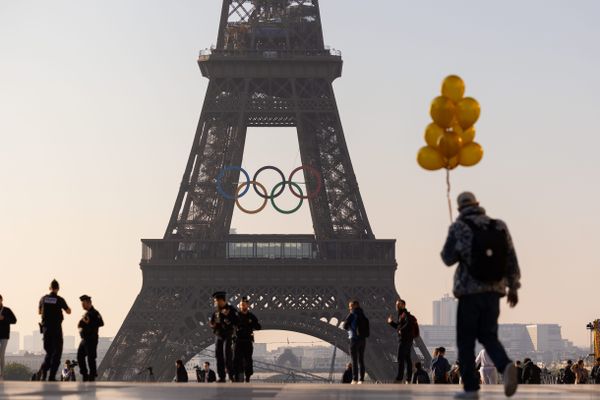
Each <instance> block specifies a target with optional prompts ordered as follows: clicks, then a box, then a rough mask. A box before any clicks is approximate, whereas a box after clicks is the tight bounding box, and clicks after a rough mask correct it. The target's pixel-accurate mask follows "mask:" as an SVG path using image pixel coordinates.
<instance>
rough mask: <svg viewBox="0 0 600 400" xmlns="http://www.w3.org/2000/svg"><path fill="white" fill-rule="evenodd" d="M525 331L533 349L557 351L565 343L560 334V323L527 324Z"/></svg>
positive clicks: (563, 346)
mask: <svg viewBox="0 0 600 400" xmlns="http://www.w3.org/2000/svg"><path fill="white" fill-rule="evenodd" d="M527 331H528V332H529V336H530V337H531V341H532V342H533V347H534V348H535V351H538V352H559V351H562V350H564V348H565V344H564V341H563V338H562V334H561V328H560V325H557V324H535V325H527Z"/></svg>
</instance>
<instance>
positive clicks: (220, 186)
mask: <svg viewBox="0 0 600 400" xmlns="http://www.w3.org/2000/svg"><path fill="white" fill-rule="evenodd" d="M227 171H240V172H241V173H243V174H244V176H245V177H246V182H250V175H248V173H247V172H246V170H245V169H244V168H242V167H236V166H235V165H230V166H226V167H223V169H222V170H221V172H219V175H217V192H219V194H220V195H221V196H223V197H224V198H226V199H227V200H236V199H237V198H238V197H242V196H244V195H245V194H246V193H248V190H250V185H248V186H247V187H246V190H244V192H243V193H242V194H239V195H238V194H236V195H235V196H232V195H230V194H227V193H225V190H223V178H224V177H225V172H227ZM266 192H267V190H266V189H265V193H266Z"/></svg>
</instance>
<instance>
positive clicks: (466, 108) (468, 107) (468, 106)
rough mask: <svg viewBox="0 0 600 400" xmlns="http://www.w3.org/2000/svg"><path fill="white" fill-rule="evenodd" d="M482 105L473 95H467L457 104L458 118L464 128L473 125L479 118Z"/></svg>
mask: <svg viewBox="0 0 600 400" xmlns="http://www.w3.org/2000/svg"><path fill="white" fill-rule="evenodd" d="M480 113H481V107H479V103H478V102H477V100H475V99H474V98H472V97H465V98H464V99H462V100H461V101H460V102H459V103H458V104H457V106H456V119H457V121H458V123H459V124H460V126H461V127H462V128H463V129H467V128H470V127H472V126H473V125H474V124H475V122H477V120H478V119H479V114H480Z"/></svg>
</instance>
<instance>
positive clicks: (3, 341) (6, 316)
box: [0, 295, 17, 381]
mask: <svg viewBox="0 0 600 400" xmlns="http://www.w3.org/2000/svg"><path fill="white" fill-rule="evenodd" d="M16 323H17V317H15V314H13V312H12V310H11V309H10V308H8V307H4V299H3V298H2V296H1V295H0V381H3V380H4V368H5V364H6V362H5V357H6V348H7V346H8V340H9V339H10V326H11V325H14V324H16Z"/></svg>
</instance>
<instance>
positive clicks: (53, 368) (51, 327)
mask: <svg viewBox="0 0 600 400" xmlns="http://www.w3.org/2000/svg"><path fill="white" fill-rule="evenodd" d="M59 290H60V285H59V284H58V282H57V281H56V279H54V280H53V281H52V282H51V283H50V293H49V294H47V295H45V296H44V297H42V298H41V299H40V304H39V307H38V312H39V314H40V315H41V316H42V323H41V324H40V330H41V331H42V333H43V335H44V351H45V352H46V357H45V358H44V362H43V363H42V366H41V367H40V371H39V378H40V380H42V381H45V380H46V376H47V375H48V371H49V372H50V374H49V375H48V380H49V381H56V372H57V371H58V368H59V367H60V359H61V357H62V351H63V332H62V322H63V319H64V317H63V313H62V312H63V310H64V311H65V312H66V313H67V314H71V309H70V308H69V306H68V305H67V302H66V301H65V299H63V298H62V297H60V296H59V295H58V291H59Z"/></svg>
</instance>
